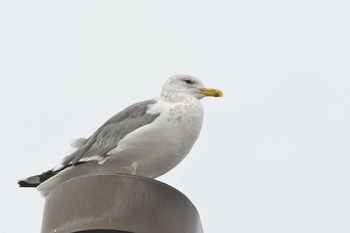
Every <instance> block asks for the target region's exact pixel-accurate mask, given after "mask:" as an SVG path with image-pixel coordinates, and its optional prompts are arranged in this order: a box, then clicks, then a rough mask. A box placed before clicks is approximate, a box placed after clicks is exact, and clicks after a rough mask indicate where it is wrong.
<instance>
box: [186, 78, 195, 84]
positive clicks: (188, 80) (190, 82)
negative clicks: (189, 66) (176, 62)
mask: <svg viewBox="0 0 350 233" xmlns="http://www.w3.org/2000/svg"><path fill="white" fill-rule="evenodd" d="M184 82H185V83H187V84H193V83H194V82H193V81H192V80H190V79H185V80H184Z"/></svg>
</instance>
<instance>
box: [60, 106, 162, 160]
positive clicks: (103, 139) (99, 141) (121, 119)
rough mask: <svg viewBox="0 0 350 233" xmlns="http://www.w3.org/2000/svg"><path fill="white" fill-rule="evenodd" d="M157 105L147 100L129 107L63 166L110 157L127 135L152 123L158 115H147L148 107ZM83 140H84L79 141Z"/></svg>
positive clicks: (67, 158) (102, 127) (114, 117)
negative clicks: (88, 159) (87, 159)
mask: <svg viewBox="0 0 350 233" xmlns="http://www.w3.org/2000/svg"><path fill="white" fill-rule="evenodd" d="M154 103H156V101H155V100H146V101H142V102H139V103H136V104H133V105H131V106H129V107H128V108H126V109H124V110H123V111H121V112H119V113H117V114H116V115H114V116H113V117H111V118H110V119H109V120H108V121H107V122H106V123H104V124H103V125H102V126H101V127H100V128H99V129H98V130H97V131H96V132H95V133H94V134H93V135H92V136H91V137H89V138H88V139H87V140H86V142H85V143H84V144H83V145H80V148H79V149H78V150H77V151H75V152H74V153H72V154H70V155H68V156H67V157H65V158H64V159H63V161H62V164H61V165H62V166H63V167H65V166H67V165H68V164H73V165H75V164H77V163H78V162H80V161H81V160H84V158H89V157H91V156H96V155H97V156H99V157H101V159H103V158H104V157H106V156H108V152H110V151H111V150H112V149H114V148H116V147H117V146H118V143H119V141H120V140H122V139H123V138H124V137H125V136H126V135H127V134H129V133H131V132H132V131H134V130H135V129H137V128H139V127H142V126H144V125H148V124H150V123H152V122H153V121H154V120H155V119H156V118H157V117H158V116H159V113H158V114H147V113H146V112H147V109H148V106H149V105H151V104H154ZM79 140H82V139H79Z"/></svg>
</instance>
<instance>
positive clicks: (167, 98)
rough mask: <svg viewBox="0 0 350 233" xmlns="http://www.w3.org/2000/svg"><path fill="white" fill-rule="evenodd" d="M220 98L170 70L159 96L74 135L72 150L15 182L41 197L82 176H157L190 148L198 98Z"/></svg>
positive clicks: (197, 126)
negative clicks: (52, 164) (90, 130)
mask: <svg viewBox="0 0 350 233" xmlns="http://www.w3.org/2000/svg"><path fill="white" fill-rule="evenodd" d="M206 96H213V97H222V96H223V93H222V91H220V90H218V89H213V88H206V87H205V86H204V85H203V83H202V82H201V81H200V80H199V79H198V78H196V77H193V76H190V75H175V76H172V77H170V78H169V79H168V80H167V81H166V82H165V84H164V85H163V87H162V89H161V93H160V96H159V97H157V98H153V99H150V100H145V101H142V102H139V103H135V104H133V105H131V106H129V107H127V108H126V109H124V110H122V111H121V112H119V113H117V114H116V115H114V116H113V117H112V118H110V119H109V120H108V121H107V122H106V123H104V124H103V125H102V126H101V127H100V128H98V129H97V130H96V131H95V132H94V133H93V134H92V135H91V136H90V137H89V138H80V139H78V140H76V141H75V142H74V143H73V144H72V147H73V148H75V151H74V152H73V153H72V154H70V155H68V156H66V157H65V158H63V160H62V161H61V162H60V163H59V164H58V165H56V166H55V167H54V168H52V169H50V170H48V171H46V172H43V173H42V174H40V175H35V176H31V177H28V178H26V179H22V180H19V181H18V184H19V186H20V187H36V188H37V189H38V191H39V192H41V194H42V196H43V197H44V198H45V197H46V196H47V195H48V194H49V193H50V191H51V190H52V189H53V188H55V187H56V186H58V185H60V184H62V183H63V182H66V181H68V180H71V179H73V178H77V177H82V176H92V175H100V174H114V173H124V174H132V175H138V176H144V177H148V178H156V177H158V176H160V175H163V174H164V173H166V172H168V171H170V170H171V169H172V168H174V167H175V166H176V165H177V164H178V163H180V162H181V161H182V160H183V159H184V158H185V157H186V155H187V154H188V153H189V152H190V150H191V148H192V147H193V145H194V143H195V142H196V140H197V138H198V136H199V133H200V130H201V127H202V122H203V106H202V104H201V102H200V100H201V99H202V98H203V97H206Z"/></svg>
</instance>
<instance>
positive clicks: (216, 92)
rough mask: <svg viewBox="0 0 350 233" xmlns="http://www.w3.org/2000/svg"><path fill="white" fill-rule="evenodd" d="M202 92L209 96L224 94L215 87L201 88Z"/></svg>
mask: <svg viewBox="0 0 350 233" xmlns="http://www.w3.org/2000/svg"><path fill="white" fill-rule="evenodd" d="M199 90H200V91H201V93H202V94H204V95H207V96H214V97H222V96H224V94H223V93H222V91H220V90H219V89H214V88H201V89H199Z"/></svg>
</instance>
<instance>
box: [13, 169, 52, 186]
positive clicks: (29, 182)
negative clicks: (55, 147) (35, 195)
mask: <svg viewBox="0 0 350 233" xmlns="http://www.w3.org/2000/svg"><path fill="white" fill-rule="evenodd" d="M56 174H57V171H52V170H48V171H46V172H43V173H42V174H40V175H35V176H31V177H28V178H26V179H23V180H19V181H18V182H17V183H18V185H19V187H31V188H35V187H37V186H38V185H40V184H41V183H43V182H44V181H45V180H47V179H49V178H51V177H52V176H54V175H56Z"/></svg>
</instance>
